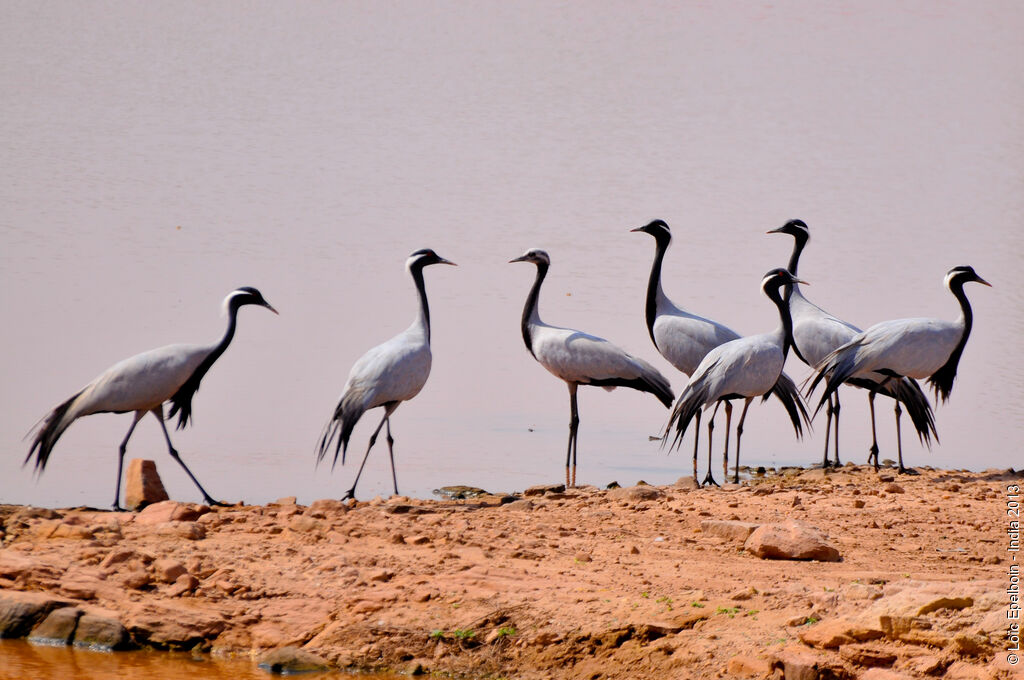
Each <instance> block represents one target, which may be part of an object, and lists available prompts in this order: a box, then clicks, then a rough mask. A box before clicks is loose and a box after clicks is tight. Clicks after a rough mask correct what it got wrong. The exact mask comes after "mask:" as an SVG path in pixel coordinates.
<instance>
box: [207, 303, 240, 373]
mask: <svg viewBox="0 0 1024 680" xmlns="http://www.w3.org/2000/svg"><path fill="white" fill-rule="evenodd" d="M241 306H242V304H239V303H236V302H235V300H232V301H231V304H230V306H229V307H228V327H227V329H226V330H225V331H224V336H223V337H221V339H220V342H218V343H217V345H216V346H215V347H214V348H213V351H212V352H210V354H209V355H208V356H207V357H206V359H205V360H204V361H203V363H204V364H207V365H212V364H213V362H215V361H216V360H217V359H218V358H220V355H221V354H223V353H224V350H226V349H227V348H228V345H230V344H231V341H232V340H233V339H234V337H235V326H236V324H237V322H238V309H239V308H240V307H241Z"/></svg>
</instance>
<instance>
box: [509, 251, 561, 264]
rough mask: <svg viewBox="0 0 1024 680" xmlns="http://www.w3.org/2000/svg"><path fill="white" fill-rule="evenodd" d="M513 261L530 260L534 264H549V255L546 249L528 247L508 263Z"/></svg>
mask: <svg viewBox="0 0 1024 680" xmlns="http://www.w3.org/2000/svg"><path fill="white" fill-rule="evenodd" d="M513 262H532V263H533V264H536V265H541V264H543V265H550V264H551V257H550V256H548V254H547V251H544V250H541V249H540V248H530V249H529V250H527V251H526V252H525V253H523V254H522V255H520V256H519V257H517V258H515V259H513V260H509V264H511V263H513Z"/></svg>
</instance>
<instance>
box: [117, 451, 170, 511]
mask: <svg viewBox="0 0 1024 680" xmlns="http://www.w3.org/2000/svg"><path fill="white" fill-rule="evenodd" d="M168 498H170V496H168V495H167V491H166V490H165V489H164V484H163V482H161V481H160V475H159V474H157V471H156V463H155V462H153V461H151V460H143V459H142V458H132V459H131V460H130V461H128V474H127V476H126V477H125V485H124V505H125V507H126V508H128V509H129V510H141V509H142V508H144V507H146V506H147V505H152V504H153V503H159V502H160V501H166V500H167V499H168Z"/></svg>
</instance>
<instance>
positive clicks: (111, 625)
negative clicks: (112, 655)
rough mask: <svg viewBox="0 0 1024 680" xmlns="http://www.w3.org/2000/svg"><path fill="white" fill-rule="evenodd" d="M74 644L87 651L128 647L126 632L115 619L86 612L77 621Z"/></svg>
mask: <svg viewBox="0 0 1024 680" xmlns="http://www.w3.org/2000/svg"><path fill="white" fill-rule="evenodd" d="M74 643H75V646H76V647H88V648H89V649H100V650H114V649H124V648H126V647H128V646H129V644H128V632H127V631H126V630H125V628H124V626H123V625H121V622H120V621H118V620H117V619H114V618H110V617H106V616H100V615H98V614H92V613H89V612H86V613H85V614H82V616H81V618H79V619H78V627H77V628H75V640H74Z"/></svg>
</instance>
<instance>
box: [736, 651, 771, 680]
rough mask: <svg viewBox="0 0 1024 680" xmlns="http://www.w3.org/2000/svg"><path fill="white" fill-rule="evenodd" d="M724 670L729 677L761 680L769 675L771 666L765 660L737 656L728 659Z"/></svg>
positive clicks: (743, 655)
mask: <svg viewBox="0 0 1024 680" xmlns="http://www.w3.org/2000/svg"><path fill="white" fill-rule="evenodd" d="M725 669H726V671H728V673H729V674H730V675H736V676H738V677H741V678H763V677H766V676H767V675H768V674H769V673H771V670H772V666H771V664H770V663H769V662H768V661H767V659H762V658H760V657H756V656H747V655H745V654H738V655H736V656H734V657H732V658H731V659H729V663H727V664H726V666H725Z"/></svg>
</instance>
